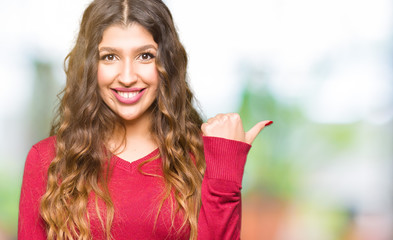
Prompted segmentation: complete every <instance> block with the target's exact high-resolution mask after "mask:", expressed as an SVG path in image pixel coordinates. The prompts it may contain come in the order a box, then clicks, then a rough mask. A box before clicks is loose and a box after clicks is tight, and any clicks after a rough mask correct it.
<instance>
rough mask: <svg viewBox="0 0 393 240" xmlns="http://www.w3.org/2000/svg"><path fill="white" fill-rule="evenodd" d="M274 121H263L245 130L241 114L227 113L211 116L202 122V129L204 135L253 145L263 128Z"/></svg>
mask: <svg viewBox="0 0 393 240" xmlns="http://www.w3.org/2000/svg"><path fill="white" fill-rule="evenodd" d="M272 123H273V121H269V120H265V121H261V122H259V123H257V124H255V126H254V127H252V128H251V129H250V130H249V131H247V132H245V131H244V129H243V123H242V120H241V119H240V116H239V114H237V113H227V114H218V115H217V116H215V117H213V118H210V119H209V120H207V122H206V123H203V124H202V126H201V129H202V133H203V135H204V136H210V137H221V138H226V139H230V140H236V141H241V142H245V143H248V144H250V145H251V144H252V142H253V141H254V139H255V138H256V137H257V136H258V134H259V133H260V132H261V131H262V129H263V128H264V127H266V126H269V125H270V124H272Z"/></svg>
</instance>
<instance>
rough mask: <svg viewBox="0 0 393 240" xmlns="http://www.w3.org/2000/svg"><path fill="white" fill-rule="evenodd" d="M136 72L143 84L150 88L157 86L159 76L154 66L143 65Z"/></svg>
mask: <svg viewBox="0 0 393 240" xmlns="http://www.w3.org/2000/svg"><path fill="white" fill-rule="evenodd" d="M138 72H139V74H140V77H142V79H143V81H144V82H145V83H147V84H149V85H150V86H152V87H153V86H157V85H158V82H159V76H158V71H157V68H156V66H155V65H154V64H152V65H149V64H148V65H144V66H142V67H141V68H140V69H139V71H138Z"/></svg>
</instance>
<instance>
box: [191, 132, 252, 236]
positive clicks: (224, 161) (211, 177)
mask: <svg viewBox="0 0 393 240" xmlns="http://www.w3.org/2000/svg"><path fill="white" fill-rule="evenodd" d="M203 140H204V150H205V159H206V172H205V176H204V179H203V182H202V206H201V210H200V213H199V222H198V239H206V240H210V239H220V240H226V239H239V238H240V224H241V193H240V190H241V182H242V177H243V170H244V164H245V162H246V157H247V153H248V151H249V149H250V147H251V145H249V144H246V143H244V142H238V141H233V140H228V139H224V138H217V137H204V139H203Z"/></svg>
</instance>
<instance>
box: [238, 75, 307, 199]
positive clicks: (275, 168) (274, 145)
mask: <svg viewBox="0 0 393 240" xmlns="http://www.w3.org/2000/svg"><path fill="white" fill-rule="evenodd" d="M264 76H265V75H263V74H260V73H258V72H252V71H251V72H250V73H248V76H246V80H247V85H246V87H245V89H244V90H243V94H242V103H241V106H240V109H239V114H240V116H241V117H242V120H243V124H244V128H245V129H250V128H251V127H252V126H253V125H254V124H255V123H257V122H259V121H261V120H265V119H269V120H273V122H274V123H273V125H271V126H269V127H267V128H266V129H264V130H263V132H262V133H261V136H259V137H258V138H256V139H255V141H254V143H253V147H252V149H251V151H250V153H249V156H248V160H247V164H246V168H245V176H244V180H243V181H244V184H243V186H244V192H245V193H247V191H248V190H251V189H254V190H258V191H262V192H265V193H267V194H269V195H271V196H277V197H279V198H285V199H287V198H290V197H291V196H292V194H293V192H294V191H295V188H296V185H297V183H296V180H297V175H298V174H299V173H298V172H296V171H294V169H293V166H294V161H293V160H294V158H295V157H296V156H298V155H299V154H298V153H299V151H301V150H300V148H299V144H296V142H295V141H294V140H297V139H299V138H298V136H299V135H300V134H302V133H301V129H299V128H298V127H297V126H300V125H301V124H300V123H302V122H304V117H303V116H302V114H301V111H300V109H299V108H298V107H296V106H289V105H284V104H281V103H280V102H279V101H277V99H276V98H275V97H274V96H273V95H272V93H270V92H269V91H268V89H267V88H266V86H261V85H259V86H258V85H256V86H255V84H253V83H254V82H255V81H256V80H255V79H260V80H262V81H263V80H264ZM300 139H301V138H300Z"/></svg>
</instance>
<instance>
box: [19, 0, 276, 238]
mask: <svg viewBox="0 0 393 240" xmlns="http://www.w3.org/2000/svg"><path fill="white" fill-rule="evenodd" d="M186 68H187V56H186V52H185V51H184V48H183V46H182V45H181V43H180V42H179V38H178V35H177V32H176V30H175V27H174V24H173V21H172V16H171V14H170V12H169V10H168V9H167V7H166V6H165V5H164V3H162V2H161V1H160V0H96V1H93V2H92V3H91V4H90V5H89V6H88V7H87V9H86V10H85V12H84V15H83V19H82V22H81V26H80V32H79V35H78V38H77V40H76V44H75V47H74V48H73V50H72V51H71V52H70V53H69V55H68V56H67V58H66V76H67V82H66V86H65V89H64V91H63V95H62V98H61V104H60V106H59V109H58V116H57V118H56V120H55V121H54V124H53V126H52V129H51V137H49V138H47V139H44V140H43V141H41V142H39V143H37V144H36V145H34V146H33V147H32V149H31V150H30V152H29V154H28V157H27V160H26V164H25V170H24V177H23V184H22V190H21V197H20V209H19V229H18V239H35V240H40V239H116V240H122V239H206V240H207V239H220V240H223V239H238V238H239V237H240V218H241V202H240V200H241V197H240V189H241V181H242V175H243V168H244V164H245V160H246V157H247V153H248V151H249V149H250V147H251V146H250V144H251V143H252V141H253V140H254V138H255V137H256V136H257V135H258V133H259V132H260V131H261V130H262V129H263V128H264V126H266V125H269V124H271V123H272V122H271V121H262V122H260V123H258V124H257V125H255V126H254V127H253V128H252V129H251V130H250V131H249V132H244V130H243V127H242V123H241V119H240V118H239V116H238V115H237V114H220V115H217V116H216V117H214V118H211V119H209V120H208V121H207V122H206V123H202V120H201V118H200V116H199V114H198V113H197V111H196V110H195V109H194V107H193V105H192V103H193V95H192V93H191V91H190V89H189V87H188V84H187V81H186Z"/></svg>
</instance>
